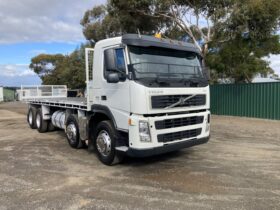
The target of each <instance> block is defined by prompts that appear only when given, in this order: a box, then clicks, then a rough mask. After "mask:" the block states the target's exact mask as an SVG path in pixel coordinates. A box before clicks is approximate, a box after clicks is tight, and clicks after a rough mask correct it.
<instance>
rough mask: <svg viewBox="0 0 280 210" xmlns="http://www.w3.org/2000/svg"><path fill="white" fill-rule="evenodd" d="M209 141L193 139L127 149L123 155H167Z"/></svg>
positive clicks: (207, 138)
mask: <svg viewBox="0 0 280 210" xmlns="http://www.w3.org/2000/svg"><path fill="white" fill-rule="evenodd" d="M209 139H210V137H209V136H208V137H205V138H200V139H197V138H195V139H190V140H187V141H183V142H177V143H172V144H165V145H164V146H161V147H153V148H148V149H135V148H128V150H127V151H126V152H125V153H126V155H128V156H130V157H148V156H153V155H159V154H163V153H168V152H172V151H176V150H180V149H184V148H188V147H192V146H195V145H199V144H204V143H207V142H208V141H209Z"/></svg>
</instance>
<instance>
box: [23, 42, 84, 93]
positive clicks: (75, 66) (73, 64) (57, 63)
mask: <svg viewBox="0 0 280 210" xmlns="http://www.w3.org/2000/svg"><path fill="white" fill-rule="evenodd" d="M85 47H86V45H81V46H80V47H79V48H78V49H76V50H75V51H74V52H73V53H71V54H70V55H62V54H57V55H48V54H41V55H38V56H36V57H34V58H32V59H31V64H30V66H29V67H30V69H32V70H33V71H34V72H35V73H36V74H38V75H39V77H40V78H41V79H42V83H43V84H44V85H67V87H68V88H71V89H82V88H85V80H86V77H85Z"/></svg>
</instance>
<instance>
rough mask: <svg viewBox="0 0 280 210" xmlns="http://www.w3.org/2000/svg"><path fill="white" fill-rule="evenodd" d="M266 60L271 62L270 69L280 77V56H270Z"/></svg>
mask: <svg viewBox="0 0 280 210" xmlns="http://www.w3.org/2000/svg"><path fill="white" fill-rule="evenodd" d="M266 60H268V61H269V62H270V67H271V68H272V69H273V70H274V71H275V73H276V74H278V75H280V55H270V56H269V57H268V58H266Z"/></svg>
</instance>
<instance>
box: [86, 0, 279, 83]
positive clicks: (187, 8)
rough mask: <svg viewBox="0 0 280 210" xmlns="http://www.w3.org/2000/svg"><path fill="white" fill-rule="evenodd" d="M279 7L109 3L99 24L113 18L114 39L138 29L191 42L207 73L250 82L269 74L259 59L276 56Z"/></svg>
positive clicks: (249, 2)
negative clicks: (116, 24)
mask: <svg viewBox="0 0 280 210" xmlns="http://www.w3.org/2000/svg"><path fill="white" fill-rule="evenodd" d="M279 7H280V1H279V0H207V1H204V0H188V1H185V0H184V1H183V0H153V1H150V0H109V1H108V3H107V5H106V6H103V8H104V16H103V18H102V20H103V21H101V22H100V19H99V23H100V24H101V25H103V24H105V21H104V20H105V19H106V17H108V18H109V19H114V20H115V21H117V23H118V29H119V30H118V35H119V34H121V33H126V32H134V33H135V31H137V29H139V30H140V31H141V33H144V34H153V33H155V32H158V31H160V32H162V33H163V34H164V35H165V36H167V37H170V38H175V39H181V40H185V41H188V42H192V43H193V44H194V45H196V46H197V47H198V48H199V49H200V51H201V54H202V56H203V57H205V59H206V62H207V64H208V66H210V67H211V72H213V73H214V74H213V75H216V76H217V77H221V78H224V77H228V78H232V79H233V80H234V81H235V82H250V81H251V80H252V78H253V77H254V76H255V75H256V74H259V73H261V74H268V73H271V72H272V70H271V69H270V68H269V66H268V63H267V62H266V61H264V60H262V58H263V57H264V56H268V55H269V54H277V53H279V52H280V45H279V36H278V35H276V34H275V31H276V30H277V29H278V27H279V17H280V10H279ZM88 12H89V13H90V11H88ZM90 20H91V21H88V22H87V24H88V25H83V26H84V30H85V31H86V30H87V29H88V28H90V27H91V26H93V25H94V24H96V19H94V18H90ZM96 29H97V28H96V27H95V28H94V27H92V28H91V30H93V31H94V30H96ZM103 30H105V31H106V28H103ZM115 35H116V34H111V33H106V37H111V36H115Z"/></svg>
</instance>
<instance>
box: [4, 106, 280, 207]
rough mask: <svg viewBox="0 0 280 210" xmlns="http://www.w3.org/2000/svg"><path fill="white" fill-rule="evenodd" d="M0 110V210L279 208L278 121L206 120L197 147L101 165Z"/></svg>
mask: <svg viewBox="0 0 280 210" xmlns="http://www.w3.org/2000/svg"><path fill="white" fill-rule="evenodd" d="M25 108H26V107H25V105H24V104H20V103H7V104H1V105H0V209H1V210H2V209H129V210H130V209H170V210H171V209H172V210H173V209H254V210H255V209H280V121H270V120H258V119H248V118H237V117H221V116H213V117H212V125H211V132H212V133H211V135H212V137H211V140H210V141H209V142H208V143H207V144H204V145H200V146H196V147H192V148H188V149H185V150H183V151H180V152H173V153H171V154H165V155H161V156H156V157H151V158H145V159H135V158H134V159H132V158H129V159H127V160H126V161H125V162H124V163H123V164H120V165H117V166H113V167H108V166H105V165H103V164H101V163H100V162H99V161H98V160H97V158H96V156H95V155H94V154H92V153H88V152H87V150H85V149H80V150H74V149H72V148H70V147H69V146H68V144H67V142H66V138H65V137H64V134H63V132H62V131H56V132H51V133H45V134H39V133H38V132H37V131H36V130H31V129H30V128H29V127H28V125H27V123H26V116H25V112H26V109H25Z"/></svg>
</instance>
